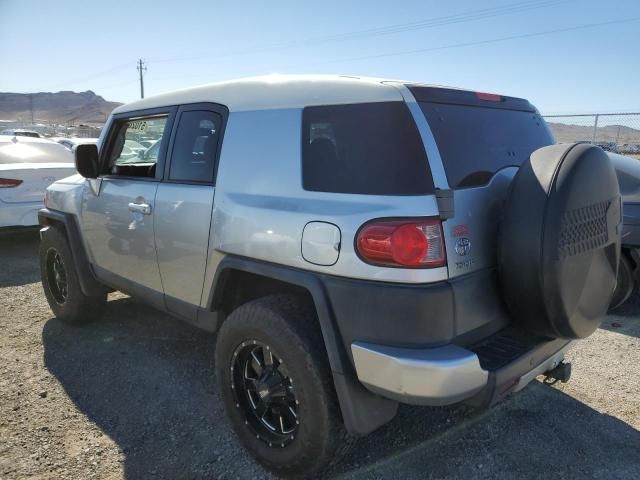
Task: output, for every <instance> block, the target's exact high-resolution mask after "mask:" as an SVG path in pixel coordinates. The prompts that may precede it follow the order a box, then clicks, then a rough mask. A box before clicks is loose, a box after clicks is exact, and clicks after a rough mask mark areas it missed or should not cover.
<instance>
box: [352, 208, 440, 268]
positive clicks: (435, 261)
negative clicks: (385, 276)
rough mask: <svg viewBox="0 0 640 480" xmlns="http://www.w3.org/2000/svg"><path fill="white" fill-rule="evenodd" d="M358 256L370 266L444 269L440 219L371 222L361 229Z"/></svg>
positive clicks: (357, 243)
mask: <svg viewBox="0 0 640 480" xmlns="http://www.w3.org/2000/svg"><path fill="white" fill-rule="evenodd" d="M356 246H357V249H358V253H359V254H360V256H361V257H362V258H363V260H365V261H366V262H368V263H375V264H378V265H389V266H400V267H441V266H443V265H446V263H447V260H446V256H445V250H444V240H443V238H442V226H441V224H440V220H439V219H426V220H420V221H398V220H394V221H380V222H372V223H369V224H367V225H365V226H364V227H362V228H361V229H360V232H358V237H357V239H356Z"/></svg>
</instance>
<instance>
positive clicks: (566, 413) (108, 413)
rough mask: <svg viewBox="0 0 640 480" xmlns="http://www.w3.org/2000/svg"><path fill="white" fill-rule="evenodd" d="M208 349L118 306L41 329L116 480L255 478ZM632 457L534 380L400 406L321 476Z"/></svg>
mask: <svg viewBox="0 0 640 480" xmlns="http://www.w3.org/2000/svg"><path fill="white" fill-rule="evenodd" d="M214 340H215V337H214V336H212V335H208V334H205V333H202V332H200V331H198V330H195V329H192V328H191V327H189V326H188V325H184V324H182V323H181V322H179V321H177V320H174V319H172V318H170V317H169V316H167V315H165V314H162V313H159V312H157V311H155V310H153V309H151V308H148V307H146V306H143V305H141V304H138V303H137V302H135V301H133V300H131V299H129V298H120V299H117V300H113V301H111V302H109V305H108V308H107V313H106V315H105V318H104V319H103V320H101V321H100V322H96V323H94V324H90V325H87V326H85V327H82V328H72V327H68V326H66V325H64V324H62V323H61V322H59V321H58V320H56V319H51V320H49V321H48V322H47V323H46V324H45V327H44V331H43V344H44V348H45V366H46V368H47V369H48V370H49V371H50V372H51V373H52V374H53V375H54V376H55V377H56V378H57V379H58V380H59V382H60V383H61V385H62V386H63V387H64V389H65V390H66V392H67V394H68V395H69V397H70V398H71V399H72V400H73V401H74V402H75V404H76V405H77V407H78V409H79V410H80V411H81V412H82V413H83V414H84V415H86V416H87V417H88V418H89V419H90V420H91V421H92V422H94V423H95V424H96V425H97V426H98V427H99V428H100V429H101V430H102V431H103V432H104V433H105V434H107V435H108V436H109V437H110V438H112V439H113V440H114V441H115V442H116V443H117V444H118V446H119V447H120V448H121V450H122V451H123V453H124V472H125V476H126V478H128V479H137V478H146V477H151V476H153V477H154V478H167V479H175V478H218V477H219V476H220V475H224V477H223V478H263V477H265V476H267V474H266V473H265V472H264V471H263V470H262V469H261V468H260V467H259V466H257V465H256V464H255V463H254V462H252V461H251V459H250V458H249V457H248V455H247V454H246V452H245V451H244V450H243V449H242V448H241V447H240V445H239V444H238V442H237V441H236V439H235V436H234V435H233V432H232V431H231V429H230V427H229V426H228V425H227V422H226V419H225V414H224V411H223V407H222V402H221V401H220V399H219V395H218V392H217V389H216V385H215V379H214V376H213V345H214ZM425 442H426V444H425ZM638 451H640V433H639V432H638V431H636V430H635V429H633V428H631V427H630V426H628V425H627V424H625V423H624V422H621V421H619V420H617V419H615V418H613V417H610V416H607V415H602V414H600V413H598V412H597V411H595V410H593V409H591V408H589V407H587V406H585V405H584V404H582V403H581V402H579V401H576V400H575V399H573V398H572V397H569V396H567V395H565V394H563V393H561V392H559V391H557V390H555V389H553V388H551V387H548V386H544V385H542V384H539V383H534V384H533V385H532V386H531V387H529V388H528V389H526V390H525V391H524V392H522V393H520V394H519V395H516V396H515V398H514V399H512V400H511V401H508V402H505V403H503V404H501V405H499V406H498V407H496V408H495V409H493V410H490V411H488V412H486V411H485V412H475V411H473V410H471V409H468V408H465V407H462V406H459V407H451V408H440V409H429V408H417V407H402V408H401V409H400V411H399V415H398V417H397V418H396V419H395V420H394V421H393V422H392V423H390V424H389V425H387V426H385V427H383V428H381V429H379V430H378V431H376V432H375V433H373V434H372V435H370V436H368V437H366V438H364V439H362V440H360V441H359V442H358V443H357V444H356V445H355V447H354V449H353V451H352V452H351V453H350V454H349V456H348V457H347V458H346V459H345V461H344V462H343V463H342V464H341V465H340V466H339V467H337V468H336V469H335V470H334V471H333V472H331V473H330V475H328V476H331V477H343V478H389V477H391V476H392V475H393V476H396V477H399V478H407V479H410V478H427V477H429V476H434V477H436V478H478V477H485V476H498V477H500V476H503V477H504V476H507V477H513V476H515V475H517V476H520V477H524V478H538V477H540V475H541V474H542V473H546V474H553V475H558V476H562V477H568V478H578V477H583V476H588V477H598V476H602V477H603V478H616V477H617V478H623V477H624V478H631V477H634V476H635V478H640V463H639V462H640V457H639V456H638V455H637V452H638Z"/></svg>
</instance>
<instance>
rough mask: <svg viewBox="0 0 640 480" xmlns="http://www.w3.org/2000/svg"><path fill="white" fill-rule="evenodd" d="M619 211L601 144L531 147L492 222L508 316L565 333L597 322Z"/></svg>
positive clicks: (612, 266) (608, 282) (612, 275)
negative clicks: (498, 220)
mask: <svg viewBox="0 0 640 480" xmlns="http://www.w3.org/2000/svg"><path fill="white" fill-rule="evenodd" d="M621 211H622V208H621V200H620V191H619V187H618V178H617V176H616V172H615V170H614V168H613V166H612V164H611V162H610V160H609V157H608V156H607V154H606V153H605V152H604V151H603V150H601V149H600V148H598V147H594V146H592V145H589V144H561V145H551V146H548V147H543V148H540V149H538V150H536V151H535V152H533V154H532V155H531V157H530V158H529V160H528V161H526V162H525V163H524V164H523V165H522V167H520V169H519V170H518V173H517V174H516V175H515V177H514V179H513V182H512V184H511V188H510V192H509V195H508V198H507V201H506V204H505V209H504V218H503V222H502V225H501V229H500V238H499V268H500V282H501V288H502V292H503V296H504V299H505V303H506V305H507V308H508V310H509V312H510V313H511V314H512V316H513V317H514V322H516V323H518V324H519V325H521V326H522V327H524V328H526V329H527V330H529V331H531V332H534V333H536V334H539V335H542V336H545V337H553V338H566V339H574V338H584V337H587V336H589V335H590V334H591V333H593V332H594V331H595V329H596V328H598V326H600V323H601V322H602V320H603V319H604V315H605V313H606V312H607V309H608V308H609V303H610V302H611V298H612V295H613V290H614V287H615V284H616V275H617V271H618V261H619V258H620V232H621V225H622V215H621Z"/></svg>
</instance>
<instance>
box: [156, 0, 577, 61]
mask: <svg viewBox="0 0 640 480" xmlns="http://www.w3.org/2000/svg"><path fill="white" fill-rule="evenodd" d="M573 1H575V0H535V1H532V0H528V1H524V2H519V3H515V4H512V5H508V6H501V7H491V8H483V9H478V10H470V11H467V12H463V13H458V14H454V15H447V16H442V17H434V18H429V19H423V20H418V21H414V22H409V23H401V24H395V25H388V26H384V27H377V28H372V29H367V30H359V31H354V32H346V33H342V34H336V35H329V36H321V37H311V38H307V39H303V40H300V41H295V42H293V41H292V42H284V43H277V44H273V45H270V46H266V47H252V48H248V49H241V50H235V51H231V52H229V51H227V52H224V53H207V54H202V55H195V56H190V57H168V58H156V59H154V62H155V63H171V62H179V61H189V60H199V59H203V58H214V57H229V56H236V55H247V54H252V53H262V52H268V51H274V50H283V49H289V48H295V47H301V46H312V45H316V44H325V43H336V42H343V41H348V40H359V39H363V38H370V37H378V36H383V35H393V34H398V33H404V32H408V31H413V30H419V29H428V28H434V27H440V26H445V25H451V24H456V23H466V22H470V21H475V20H482V19H485V18H492V17H497V16H501V15H508V14H512V13H519V12H524V11H528V10H533V9H537V8H543V7H548V6H555V5H560V4H562V3H567V2H573Z"/></svg>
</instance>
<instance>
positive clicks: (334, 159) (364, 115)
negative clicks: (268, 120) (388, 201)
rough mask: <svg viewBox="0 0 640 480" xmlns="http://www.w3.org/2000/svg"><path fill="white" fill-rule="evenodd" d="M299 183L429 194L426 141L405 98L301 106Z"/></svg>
mask: <svg viewBox="0 0 640 480" xmlns="http://www.w3.org/2000/svg"><path fill="white" fill-rule="evenodd" d="M302 183H303V187H304V189H305V190H311V191H318V192H334V193H359V194H370V195H424V194H431V193H433V180H432V178H431V172H430V170H429V164H428V162H427V156H426V154H425V151H424V146H423V145H422V140H421V138H420V134H419V132H418V129H417V127H416V125H415V123H414V121H413V118H412V117H411V113H410V112H409V110H408V108H407V106H406V105H405V104H404V103H403V102H383V103H363V104H349V105H327V106H318V107H307V108H305V109H304V111H303V114H302Z"/></svg>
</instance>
